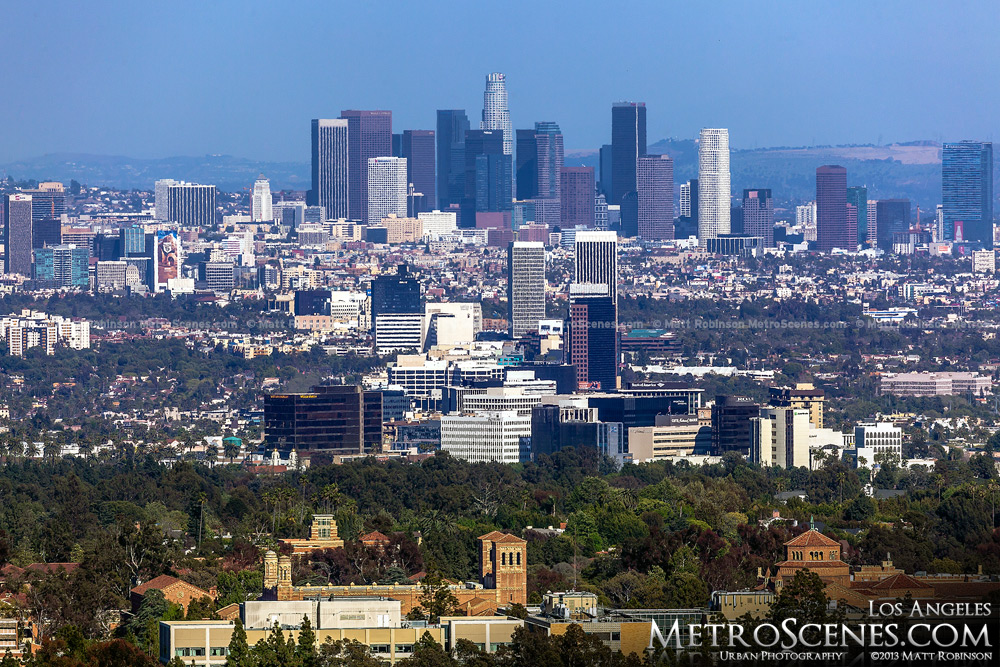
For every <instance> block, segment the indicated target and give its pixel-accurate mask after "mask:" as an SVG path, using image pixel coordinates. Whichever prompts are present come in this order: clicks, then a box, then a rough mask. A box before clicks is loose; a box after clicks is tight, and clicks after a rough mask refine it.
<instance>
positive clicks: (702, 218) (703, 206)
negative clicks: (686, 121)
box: [698, 128, 730, 246]
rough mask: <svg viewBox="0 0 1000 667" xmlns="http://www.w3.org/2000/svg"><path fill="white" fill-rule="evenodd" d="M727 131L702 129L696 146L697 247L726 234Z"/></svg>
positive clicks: (727, 197)
mask: <svg viewBox="0 0 1000 667" xmlns="http://www.w3.org/2000/svg"><path fill="white" fill-rule="evenodd" d="M729 213H730V186H729V130H727V129H725V128H717V129H712V128H705V129H703V130H702V131H701V135H700V139H699V143H698V243H699V244H701V245H702V246H704V245H705V243H706V241H707V240H708V239H714V238H718V236H719V235H721V234H728V233H729Z"/></svg>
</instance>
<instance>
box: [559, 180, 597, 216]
mask: <svg viewBox="0 0 1000 667" xmlns="http://www.w3.org/2000/svg"><path fill="white" fill-rule="evenodd" d="M560 178H561V180H562V185H561V186H560V190H561V199H560V214H559V217H560V220H561V223H560V224H562V226H563V227H583V228H585V229H592V228H593V227H594V168H593V167H563V168H562V171H561V173H560Z"/></svg>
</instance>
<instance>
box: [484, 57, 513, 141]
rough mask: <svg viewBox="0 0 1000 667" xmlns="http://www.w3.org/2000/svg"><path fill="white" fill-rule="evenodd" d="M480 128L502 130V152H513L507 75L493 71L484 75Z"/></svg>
mask: <svg viewBox="0 0 1000 667" xmlns="http://www.w3.org/2000/svg"><path fill="white" fill-rule="evenodd" d="M479 129H481V130H503V154H504V155H513V154H514V130H513V126H512V125H511V124H510V108H509V107H508V106H507V75H506V74H501V73H500V72H493V73H492V74H490V75H488V76H487V77H486V92H485V93H484V94H483V122H482V123H480V126H479Z"/></svg>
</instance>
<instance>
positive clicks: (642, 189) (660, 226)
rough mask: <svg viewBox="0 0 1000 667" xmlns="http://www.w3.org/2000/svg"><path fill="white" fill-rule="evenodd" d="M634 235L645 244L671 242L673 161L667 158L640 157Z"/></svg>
mask: <svg viewBox="0 0 1000 667" xmlns="http://www.w3.org/2000/svg"><path fill="white" fill-rule="evenodd" d="M636 190H637V192H638V204H639V211H638V220H637V232H638V234H639V236H641V237H642V238H644V239H647V240H664V239H672V238H674V161H673V160H671V159H670V156H669V155H643V156H641V157H640V158H639V165H638V169H637V172H636Z"/></svg>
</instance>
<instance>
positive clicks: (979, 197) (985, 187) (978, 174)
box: [941, 141, 993, 248]
mask: <svg viewBox="0 0 1000 667" xmlns="http://www.w3.org/2000/svg"><path fill="white" fill-rule="evenodd" d="M941 198H942V202H943V205H944V207H943V208H944V237H945V238H946V239H949V240H959V239H961V240H963V241H971V242H974V243H982V244H983V245H984V246H985V247H987V248H992V247H993V143H992V142H989V141H960V142H958V143H947V144H944V146H943V147H942V149H941Z"/></svg>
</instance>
